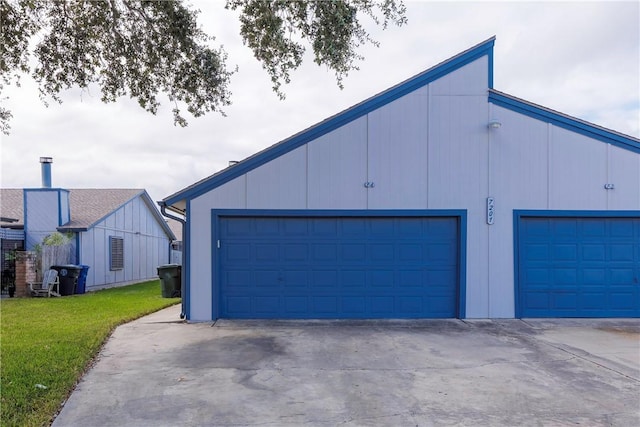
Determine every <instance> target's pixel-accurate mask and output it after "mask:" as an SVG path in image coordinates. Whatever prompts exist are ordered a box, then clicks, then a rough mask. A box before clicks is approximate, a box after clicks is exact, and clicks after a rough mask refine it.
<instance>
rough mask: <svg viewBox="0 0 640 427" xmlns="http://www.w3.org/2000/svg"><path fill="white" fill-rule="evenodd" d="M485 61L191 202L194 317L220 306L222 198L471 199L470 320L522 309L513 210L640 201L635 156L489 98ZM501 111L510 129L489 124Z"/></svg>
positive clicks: (424, 205) (335, 201) (301, 205)
mask: <svg viewBox="0 0 640 427" xmlns="http://www.w3.org/2000/svg"><path fill="white" fill-rule="evenodd" d="M487 61H488V58H487V57H486V56H485V57H482V58H480V59H478V60H476V61H474V62H472V63H470V64H468V65H466V66H464V67H462V68H460V69H459V70H457V71H455V72H453V73H450V74H448V75H446V76H444V77H442V78H440V79H438V80H436V81H434V82H432V83H430V84H429V85H427V86H425V87H423V88H421V89H419V90H416V91H414V92H412V93H409V94H407V95H405V96H404V97H402V98H400V99H398V100H396V101H394V102H392V103H390V104H387V105H385V106H384V107H381V108H380V109H378V110H375V111H373V112H371V113H369V114H367V115H366V116H363V117H361V118H359V119H356V120H354V121H352V122H351V123H349V124H347V125H345V126H343V127H341V128H339V129H337V130H335V131H332V132H330V133H328V134H326V135H323V136H322V137H320V138H318V139H316V140H314V141H311V142H309V143H308V144H306V145H305V146H302V147H300V148H297V149H295V150H293V151H291V152H289V153H287V154H285V155H283V156H281V157H279V158H277V159H276V160H274V161H271V162H269V163H266V164H264V165H262V166H260V167H258V168H256V169H254V170H252V171H251V172H249V173H247V174H245V175H243V176H240V177H238V178H236V179H234V180H232V181H230V182H228V183H226V184H224V185H222V186H220V187H218V188H215V189H213V190H211V191H210V192H208V193H205V194H203V195H201V196H199V197H196V198H194V199H193V200H191V204H190V210H189V216H190V223H191V231H192V233H191V236H190V238H189V244H190V254H191V256H190V260H189V262H190V274H191V277H190V283H191V286H192V288H191V289H192V294H191V307H190V310H191V312H190V318H191V320H194V321H198V320H209V319H210V318H211V315H212V304H217V301H214V300H213V298H214V296H213V295H212V293H211V292H212V286H211V284H212V266H211V259H212V245H213V242H212V230H211V209H213V208H217V209H222V208H235V209H245V208H252V209H253V208H264V209H392V210H393V209H396V210H400V209H464V210H466V211H467V215H468V216H467V221H468V223H467V230H466V242H467V248H466V249H467V251H466V253H467V264H466V315H467V317H470V318H486V317H492V318H500V317H513V316H514V264H513V263H514V248H513V210H514V209H566V210H607V209H636V210H637V209H640V156H639V155H638V154H636V153H633V152H630V151H627V150H623V149H619V148H617V147H614V146H609V145H608V144H605V143H602V142H600V141H596V140H593V139H589V138H588V137H585V136H582V135H579V134H575V133H572V132H569V131H566V130H564V129H561V128H558V127H555V126H553V125H551V124H547V123H543V122H541V121H538V120H536V119H533V118H530V117H526V116H523V115H520V114H518V113H515V112H513V111H510V110H506V109H503V108H501V107H497V106H495V105H493V104H490V103H489V102H488V100H487V96H488V95H487V81H488V63H487ZM493 118H496V119H498V120H499V121H500V122H502V127H501V128H499V129H489V128H488V127H487V123H488V122H489V120H491V119H493ZM365 182H373V183H374V184H375V187H374V188H369V189H367V188H365V187H364V183H365ZM605 183H613V184H615V186H616V189H615V190H610V191H607V190H604V184H605ZM487 197H494V198H495V205H496V216H495V223H494V225H488V224H487V223H486V198H487Z"/></svg>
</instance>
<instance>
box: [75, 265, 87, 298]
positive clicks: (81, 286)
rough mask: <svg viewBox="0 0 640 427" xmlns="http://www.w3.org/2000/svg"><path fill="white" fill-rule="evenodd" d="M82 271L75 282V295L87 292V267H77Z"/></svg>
mask: <svg viewBox="0 0 640 427" xmlns="http://www.w3.org/2000/svg"><path fill="white" fill-rule="evenodd" d="M78 267H81V268H82V270H81V271H80V275H79V276H78V281H77V282H76V294H84V293H85V292H86V291H87V274H88V273H89V266H88V265H79V266H78Z"/></svg>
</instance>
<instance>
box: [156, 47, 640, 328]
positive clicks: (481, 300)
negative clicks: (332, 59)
mask: <svg viewBox="0 0 640 427" xmlns="http://www.w3.org/2000/svg"><path fill="white" fill-rule="evenodd" d="M493 44H494V39H493V38H491V39H488V40H486V41H484V42H481V43H479V44H478V45H476V46H474V47H472V48H470V49H468V50H465V51H463V52H461V53H459V54H458V55H455V56H453V57H451V58H449V59H448V60H445V61H444V62H441V63H439V64H438V65H436V66H434V67H432V68H429V69H426V70H424V71H423V72H421V73H419V74H416V75H415V76H413V77H410V78H409V79H407V80H405V81H403V82H401V83H399V84H397V85H395V86H392V87H390V88H389V89H387V90H384V91H382V92H380V93H378V94H375V95H373V96H371V97H370V98H367V99H365V100H363V101H362V102H360V103H357V104H355V105H353V106H352V107H350V108H347V109H345V110H343V111H341V112H337V113H336V114H335V115H332V116H330V117H328V118H327V119H325V120H322V121H320V122H318V123H316V124H313V125H311V126H310V127H308V128H306V129H304V130H301V131H300V132H297V133H294V134H292V135H291V136H290V137H288V138H285V139H282V140H280V141H278V142H276V143H275V144H273V145H271V146H269V147H266V148H265V149H263V150H262V151H259V152H257V153H255V154H252V155H250V156H249V157H247V158H245V159H244V160H241V161H239V162H235V161H233V162H231V163H230V165H229V166H225V167H224V168H222V169H220V170H218V171H217V172H215V173H213V174H212V175H210V176H209V177H206V178H204V179H202V180H200V181H198V182H195V183H194V184H192V185H190V186H188V187H185V188H184V189H182V190H180V191H178V192H177V193H174V194H172V195H170V196H168V197H167V198H165V199H164V200H163V201H162V202H160V204H161V206H162V207H163V208H164V209H165V212H166V210H169V211H171V212H173V213H174V214H176V215H178V218H184V219H183V222H184V223H185V241H184V248H185V250H184V256H185V259H184V266H185V267H184V269H183V271H184V272H185V273H184V274H185V278H184V280H185V283H186V285H185V286H183V289H184V293H183V295H184V298H183V314H184V316H185V317H186V318H187V319H188V320H189V321H195V322H204V321H210V320H215V319H219V318H227V319H229V318H231V319H267V318H272V319H368V318H374V319H375V318H391V319H396V318H461V319H486V318H490V319H505V318H507V319H509V318H519V317H568V318H571V317H640V294H639V292H640V284H639V283H638V280H639V279H640V272H639V271H638V269H639V268H640V248H639V246H638V245H639V244H640V230H639V228H640V225H639V224H638V222H639V221H640V139H638V138H637V137H634V136H629V135H624V134H621V133H620V132H617V131H615V130H611V129H605V128H603V127H601V126H599V125H597V124H593V123H589V122H587V121H585V120H582V119H580V118H576V117H571V116H569V115H567V114H565V113H562V112H559V111H557V110H553V109H550V108H547V107H544V106H541V105H537V104H534V103H532V102H529V101H526V100H524V99H522V98H519V97H516V96H513V95H510V94H507V93H504V92H501V91H499V90H496V89H495V88H494V87H493V69H494V68H493ZM247 123H248V126H249V125H250V124H251V121H250V120H248V122H247Z"/></svg>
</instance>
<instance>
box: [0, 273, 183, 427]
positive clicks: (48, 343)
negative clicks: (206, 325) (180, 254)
mask: <svg viewBox="0 0 640 427" xmlns="http://www.w3.org/2000/svg"><path fill="white" fill-rule="evenodd" d="M178 301H179V299H175V298H162V297H161V294H160V281H159V280H154V281H151V282H146V283H141V284H136V285H131V286H125V287H121V288H113V289H107V290H103V291H98V292H90V293H87V294H84V295H74V296H68V297H62V298H10V299H3V300H2V305H1V309H0V321H1V325H0V332H1V334H0V340H1V341H0V351H1V354H0V357H1V361H0V363H1V369H0V370H1V372H2V377H1V381H0V387H1V388H0V396H1V406H0V411H1V416H0V425H2V426H42V425H48V424H49V423H50V421H51V419H52V417H53V416H54V415H55V414H56V413H57V411H58V410H59V408H60V404H61V403H62V402H63V401H64V400H65V399H66V398H67V396H68V395H69V393H70V392H71V390H72V389H73V387H74V385H75V384H76V382H77V380H78V379H79V378H80V377H81V376H82V373H83V372H84V371H85V369H86V368H87V366H88V364H89V363H90V361H91V360H92V358H93V357H94V356H95V355H96V353H97V352H98V351H99V350H100V347H101V346H102V343H103V342H104V341H105V339H106V338H107V337H108V336H109V334H110V333H111V332H112V331H113V329H114V328H115V327H116V326H118V325H120V324H122V323H126V322H129V321H131V320H133V319H136V318H138V317H141V316H143V315H145V314H149V313H152V312H154V311H157V310H159V309H161V308H164V307H168V306H170V305H173V304H176V303H177V302H178Z"/></svg>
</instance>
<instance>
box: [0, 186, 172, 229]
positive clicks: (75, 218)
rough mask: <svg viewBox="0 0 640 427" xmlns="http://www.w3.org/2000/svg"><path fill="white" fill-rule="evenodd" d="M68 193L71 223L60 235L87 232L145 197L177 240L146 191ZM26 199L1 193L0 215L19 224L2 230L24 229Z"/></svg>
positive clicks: (20, 192)
mask: <svg viewBox="0 0 640 427" xmlns="http://www.w3.org/2000/svg"><path fill="white" fill-rule="evenodd" d="M68 191H69V205H70V206H69V208H70V211H71V221H69V222H68V223H66V224H63V226H62V227H59V229H60V230H61V231H62V230H69V231H72V230H74V231H79V230H87V229H89V228H91V227H92V226H94V225H95V224H96V223H97V222H99V221H101V220H102V219H103V218H105V217H106V216H108V215H109V214H111V213H112V212H113V211H115V210H117V209H118V208H120V207H121V206H123V205H124V204H126V203H127V202H129V201H130V200H132V199H134V198H135V197H142V198H143V199H144V200H145V202H146V203H147V205H149V209H151V210H152V211H153V212H154V213H155V214H156V216H157V219H158V221H159V222H160V223H161V224H162V225H163V227H164V228H165V231H167V235H169V236H170V237H171V238H172V239H174V238H175V236H173V235H172V234H173V233H172V231H171V229H170V228H169V226H168V225H167V224H166V222H165V221H164V219H163V218H162V216H161V215H160V212H158V209H157V208H156V207H155V205H154V204H153V201H152V200H151V198H150V197H149V195H148V194H147V192H146V191H145V190H144V189H122V188H118V189H115V188H79V189H70V190H68ZM23 197H24V196H23V190H22V189H20V188H19V189H14V188H3V189H0V212H1V215H2V217H6V218H15V219H18V222H15V223H7V222H2V223H0V224H1V225H2V226H13V227H16V226H17V225H20V226H24V212H23V209H24V202H23Z"/></svg>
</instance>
